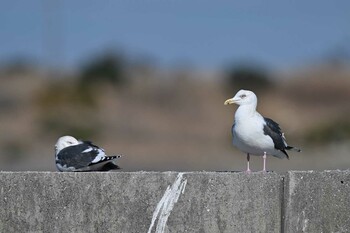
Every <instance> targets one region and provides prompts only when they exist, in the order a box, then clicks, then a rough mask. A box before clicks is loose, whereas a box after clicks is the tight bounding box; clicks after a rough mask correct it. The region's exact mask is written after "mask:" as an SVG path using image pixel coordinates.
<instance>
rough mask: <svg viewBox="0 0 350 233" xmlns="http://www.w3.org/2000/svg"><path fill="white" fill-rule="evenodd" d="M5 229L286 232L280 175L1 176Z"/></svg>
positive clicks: (1, 225) (0, 226) (0, 221)
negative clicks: (282, 222) (283, 230)
mask: <svg viewBox="0 0 350 233" xmlns="http://www.w3.org/2000/svg"><path fill="white" fill-rule="evenodd" d="M0 187H1V190H0V191H1V192H0V207H1V208H0V232H103V233H105V232H128V233H129V232H137V233H139V232H210V233H215V232H242V233H244V232H280V230H281V209H282V208H281V200H282V190H283V182H282V176H280V175H278V174H274V173H268V174H261V173H254V174H251V175H246V174H242V173H215V172H194V173H177V172H162V173H160V172H133V173H122V172H111V173H51V172H18V173H14V172H2V173H0Z"/></svg>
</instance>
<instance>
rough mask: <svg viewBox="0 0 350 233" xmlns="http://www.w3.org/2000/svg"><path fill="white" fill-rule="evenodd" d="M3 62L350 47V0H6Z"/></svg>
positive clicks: (270, 58)
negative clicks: (111, 53)
mask: <svg viewBox="0 0 350 233" xmlns="http://www.w3.org/2000/svg"><path fill="white" fill-rule="evenodd" d="M0 5H1V7H0V29H1V30H0V63H6V62H7V61H9V60H12V59H15V58H19V57H25V58H27V59H32V60H33V61H35V62H36V63H40V64H42V65H53V66H58V67H67V68H72V67H76V66H79V65H81V64H82V62H84V61H86V60H88V59H89V58H91V56H93V55H95V54H98V53H100V52H103V51H109V50H116V51H122V52H123V53H124V54H127V55H128V56H129V57H131V58H138V57H141V58H142V57H143V58H151V59H152V60H154V61H155V62H156V63H157V64H159V65H162V66H172V65H177V64H189V65H191V66H194V67H198V68H207V69H215V68H220V67H223V66H225V65H227V64H230V63H233V62H239V61H244V60H247V61H255V62H258V63H262V64H264V65H267V66H270V67H273V68H292V67H295V66H302V65H304V64H305V63H308V62H312V61H314V60H317V59H319V58H320V57H322V56H326V55H327V53H329V52H330V51H332V50H334V49H336V48H342V47H344V46H345V47H347V48H349V47H350V1H348V0H339V1H330V0H329V1H325V0H309V1H301V0H298V1H281V0H271V1H265V0H251V1H249V0H247V1H234V0H230V1H229V0H226V1H224V0H217V1H216V0H211V1H209V0H104V1H92V0H74V1H70V0H26V1H25V0H22V1H20V0H0Z"/></svg>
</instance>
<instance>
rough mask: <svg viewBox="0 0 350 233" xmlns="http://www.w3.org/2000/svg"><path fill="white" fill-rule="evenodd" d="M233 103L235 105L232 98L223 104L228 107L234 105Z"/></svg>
mask: <svg viewBox="0 0 350 233" xmlns="http://www.w3.org/2000/svg"><path fill="white" fill-rule="evenodd" d="M234 103H236V102H235V100H234V98H232V99H228V100H226V101H225V103H224V104H225V105H228V104H234Z"/></svg>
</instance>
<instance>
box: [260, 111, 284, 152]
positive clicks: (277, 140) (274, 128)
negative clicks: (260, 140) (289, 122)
mask: <svg viewBox="0 0 350 233" xmlns="http://www.w3.org/2000/svg"><path fill="white" fill-rule="evenodd" d="M264 120H265V123H266V124H265V125H264V134H265V135H267V136H269V137H270V138H271V139H272V141H273V143H274V145H275V149H276V150H280V151H282V152H283V153H284V154H285V155H286V156H287V158H288V159H289V156H288V154H287V152H286V148H287V145H286V143H285V141H284V138H283V134H282V131H281V128H280V126H279V125H278V123H276V122H275V121H273V120H272V119H270V118H266V117H264Z"/></svg>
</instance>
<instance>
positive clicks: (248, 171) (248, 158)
mask: <svg viewBox="0 0 350 233" xmlns="http://www.w3.org/2000/svg"><path fill="white" fill-rule="evenodd" d="M249 160H250V155H249V154H247V170H246V171H245V172H246V173H248V174H249V173H251V172H252V171H251V170H250V168H249Z"/></svg>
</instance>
